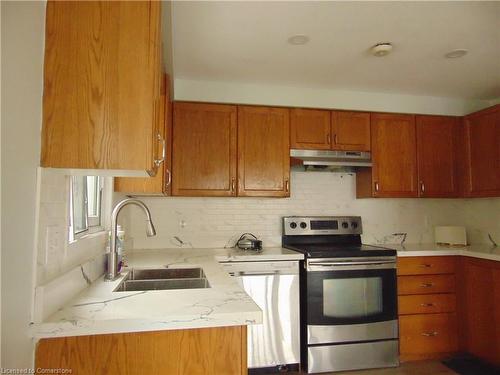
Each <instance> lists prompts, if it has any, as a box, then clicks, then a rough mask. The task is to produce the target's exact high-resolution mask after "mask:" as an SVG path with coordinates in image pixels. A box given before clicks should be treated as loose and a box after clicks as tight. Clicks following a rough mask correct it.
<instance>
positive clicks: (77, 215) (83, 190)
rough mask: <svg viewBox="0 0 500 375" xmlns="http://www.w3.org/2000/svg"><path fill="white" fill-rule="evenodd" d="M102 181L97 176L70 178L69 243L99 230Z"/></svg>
mask: <svg viewBox="0 0 500 375" xmlns="http://www.w3.org/2000/svg"><path fill="white" fill-rule="evenodd" d="M102 180H103V179H102V178H101V177H98V176H71V177H70V200H69V201H70V210H69V214H70V215H69V216H70V224H69V227H70V228H69V240H70V241H74V240H75V238H77V237H80V236H82V235H85V234H87V233H88V232H89V231H95V230H96V229H101V206H102V204H101V203H102V185H103V181H102Z"/></svg>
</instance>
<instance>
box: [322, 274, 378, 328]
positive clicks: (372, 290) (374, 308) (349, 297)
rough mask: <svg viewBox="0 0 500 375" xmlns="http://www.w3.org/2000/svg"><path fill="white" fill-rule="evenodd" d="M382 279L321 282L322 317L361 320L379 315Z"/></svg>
mask: <svg viewBox="0 0 500 375" xmlns="http://www.w3.org/2000/svg"><path fill="white" fill-rule="evenodd" d="M382 285H383V280H382V277H359V278H346V279H324V280H323V315H324V316H326V317H331V318H363V317H370V316H372V315H377V314H381V313H383V311H384V307H383V290H382V288H383V286H382Z"/></svg>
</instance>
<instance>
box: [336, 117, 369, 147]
mask: <svg viewBox="0 0 500 375" xmlns="http://www.w3.org/2000/svg"><path fill="white" fill-rule="evenodd" d="M332 137H333V140H332V149H333V150H346V151H370V114H369V113H365V112H348V111H333V112H332Z"/></svg>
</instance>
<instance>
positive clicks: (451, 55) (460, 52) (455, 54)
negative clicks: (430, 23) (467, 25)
mask: <svg viewBox="0 0 500 375" xmlns="http://www.w3.org/2000/svg"><path fill="white" fill-rule="evenodd" d="M467 52H469V51H467V50H466V49H463V48H459V49H454V50H452V51H450V52H447V53H445V54H444V57H446V58H447V59H456V58H459V57H463V56H465V55H467Z"/></svg>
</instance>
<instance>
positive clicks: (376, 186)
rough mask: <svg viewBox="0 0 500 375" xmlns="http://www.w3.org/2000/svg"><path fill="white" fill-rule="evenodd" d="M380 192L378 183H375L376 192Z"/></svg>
mask: <svg viewBox="0 0 500 375" xmlns="http://www.w3.org/2000/svg"><path fill="white" fill-rule="evenodd" d="M378 190H379V186H378V182H375V191H378Z"/></svg>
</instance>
